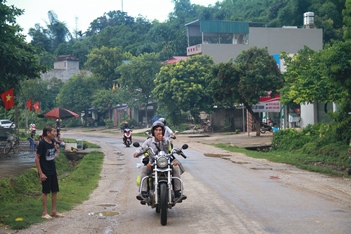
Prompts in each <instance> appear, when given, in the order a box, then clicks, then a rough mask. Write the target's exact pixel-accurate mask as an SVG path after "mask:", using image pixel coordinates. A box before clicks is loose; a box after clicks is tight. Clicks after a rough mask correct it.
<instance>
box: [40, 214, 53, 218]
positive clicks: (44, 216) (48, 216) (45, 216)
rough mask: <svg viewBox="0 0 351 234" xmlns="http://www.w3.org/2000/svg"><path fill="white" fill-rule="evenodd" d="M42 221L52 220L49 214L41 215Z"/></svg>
mask: <svg viewBox="0 0 351 234" xmlns="http://www.w3.org/2000/svg"><path fill="white" fill-rule="evenodd" d="M41 217H42V218H43V219H52V217H51V216H50V215H49V214H46V215H42V216H41Z"/></svg>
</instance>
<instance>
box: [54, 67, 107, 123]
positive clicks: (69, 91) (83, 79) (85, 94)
mask: <svg viewBox="0 0 351 234" xmlns="http://www.w3.org/2000/svg"><path fill="white" fill-rule="evenodd" d="M100 88H101V86H100V85H99V83H98V81H97V79H96V78H95V77H94V76H86V74H84V73H81V74H77V75H75V76H73V77H71V78H70V79H69V80H68V81H67V82H66V83H64V85H63V86H62V87H61V89H60V93H59V94H58V95H57V98H56V101H57V106H58V107H63V108H67V109H69V110H72V111H74V112H77V113H80V112H82V111H85V112H87V109H88V108H90V107H91V103H92V101H93V95H94V93H95V92H97V90H99V89H100ZM85 116H87V115H85Z"/></svg>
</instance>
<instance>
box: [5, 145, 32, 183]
mask: <svg viewBox="0 0 351 234" xmlns="http://www.w3.org/2000/svg"><path fill="white" fill-rule="evenodd" d="M0 151H1V152H0V178H4V177H11V176H16V175H19V174H21V173H23V171H25V170H27V169H30V168H34V167H35V151H34V150H27V149H24V148H22V147H21V149H20V150H19V153H18V154H14V153H12V152H11V153H9V154H7V155H4V154H3V152H2V150H1V149H0Z"/></svg>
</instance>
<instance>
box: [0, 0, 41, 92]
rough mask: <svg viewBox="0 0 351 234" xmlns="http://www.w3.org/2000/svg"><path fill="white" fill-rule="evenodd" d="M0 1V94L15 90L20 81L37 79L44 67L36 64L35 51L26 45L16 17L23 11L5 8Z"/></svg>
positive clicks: (10, 7) (2, 0) (0, 0)
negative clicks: (7, 90)
mask: <svg viewBox="0 0 351 234" xmlns="http://www.w3.org/2000/svg"><path fill="white" fill-rule="evenodd" d="M4 2H5V1H4V0H0V64H1V66H0V80H1V82H0V93H1V92H3V91H5V90H6V89H9V88H15V89H16V88H17V87H18V86H19V83H20V81H21V80H25V79H34V78H36V77H39V75H40V72H41V71H44V70H45V69H44V67H42V66H40V65H39V63H38V61H39V60H38V56H37V55H36V53H37V51H36V50H35V48H34V47H33V46H32V45H30V44H28V43H26V41H25V37H24V36H23V35H22V34H21V31H22V29H21V28H20V26H19V25H17V23H16V17H17V16H20V15H21V14H23V10H20V9H17V8H15V7H14V6H7V5H5V4H4Z"/></svg>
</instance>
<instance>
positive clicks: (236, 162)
mask: <svg viewBox="0 0 351 234" xmlns="http://www.w3.org/2000/svg"><path fill="white" fill-rule="evenodd" d="M232 163H235V164H250V163H249V162H238V161H232Z"/></svg>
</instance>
